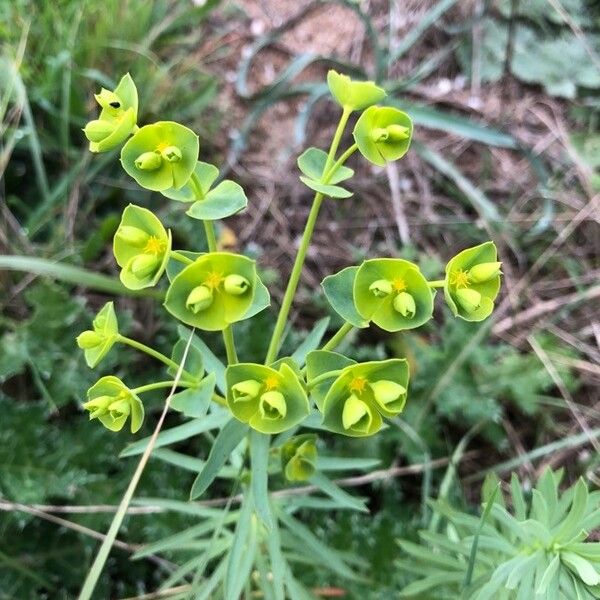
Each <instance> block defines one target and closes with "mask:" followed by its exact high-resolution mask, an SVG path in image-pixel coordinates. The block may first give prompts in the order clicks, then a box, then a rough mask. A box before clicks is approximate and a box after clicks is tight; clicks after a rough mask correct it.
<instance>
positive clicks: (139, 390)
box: [131, 380, 194, 394]
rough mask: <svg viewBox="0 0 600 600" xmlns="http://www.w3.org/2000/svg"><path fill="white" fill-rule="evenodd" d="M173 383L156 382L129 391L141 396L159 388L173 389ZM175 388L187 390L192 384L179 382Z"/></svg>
mask: <svg viewBox="0 0 600 600" xmlns="http://www.w3.org/2000/svg"><path fill="white" fill-rule="evenodd" d="M174 383H175V381H173V380H171V381H157V382H156V383H149V384H147V385H142V386H140V387H136V388H134V389H132V390H131V391H132V392H133V393H134V394H143V393H144V392H151V391H152V390H159V389H161V388H170V387H173V384H174ZM177 386H178V387H186V388H189V387H193V386H194V384H193V383H191V382H187V381H179V382H177Z"/></svg>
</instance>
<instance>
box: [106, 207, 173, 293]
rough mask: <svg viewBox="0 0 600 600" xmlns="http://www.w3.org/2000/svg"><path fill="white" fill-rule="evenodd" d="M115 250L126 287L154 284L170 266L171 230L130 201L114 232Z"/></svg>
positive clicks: (134, 287) (141, 286) (135, 287)
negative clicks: (168, 265)
mask: <svg viewBox="0 0 600 600" xmlns="http://www.w3.org/2000/svg"><path fill="white" fill-rule="evenodd" d="M113 252H114V255H115V259H116V261H117V264H118V265H119V266H120V267H121V273H120V278H121V282H122V283H123V285H124V286H125V287H127V288H129V289H130V290H139V289H142V288H147V287H151V286H153V285H156V283H157V282H158V280H159V279H160V277H161V275H162V274H163V273H164V271H165V269H166V267H167V262H168V260H169V253H170V252H171V231H170V230H169V231H167V230H166V229H165V228H164V227H163V225H162V223H161V222H160V221H159V220H158V218H157V217H156V216H155V215H154V214H153V213H152V212H150V211H149V210H148V209H146V208H142V207H141V206H136V205H135V204H130V205H129V206H127V207H126V208H125V210H124V211H123V216H122V217H121V222H120V223H119V227H118V228H117V232H116V233H115V237H114V240H113Z"/></svg>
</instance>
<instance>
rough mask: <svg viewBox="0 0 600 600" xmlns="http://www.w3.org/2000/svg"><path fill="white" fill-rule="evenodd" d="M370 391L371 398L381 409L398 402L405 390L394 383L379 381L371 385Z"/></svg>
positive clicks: (385, 380)
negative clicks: (371, 392)
mask: <svg viewBox="0 0 600 600" xmlns="http://www.w3.org/2000/svg"><path fill="white" fill-rule="evenodd" d="M370 385H371V390H373V396H374V397H375V400H376V401H377V402H378V403H379V404H380V405H381V406H382V407H383V408H387V407H388V405H390V404H393V403H394V402H396V401H398V400H400V399H401V398H402V396H404V394H406V388H405V387H404V386H403V385H400V384H399V383H396V382H395V381H388V380H387V379H381V380H379V381H375V382H374V383H371V384H370Z"/></svg>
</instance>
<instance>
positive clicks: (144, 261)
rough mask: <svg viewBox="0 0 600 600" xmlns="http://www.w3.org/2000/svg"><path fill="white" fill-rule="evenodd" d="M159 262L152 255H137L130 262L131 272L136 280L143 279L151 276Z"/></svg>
mask: <svg viewBox="0 0 600 600" xmlns="http://www.w3.org/2000/svg"><path fill="white" fill-rule="evenodd" d="M159 264H160V261H159V260H158V258H157V256H156V255H154V254H138V255H137V256H136V257H134V258H133V259H132V261H131V272H132V273H133V274H134V275H135V276H136V277H137V278H138V279H144V278H145V277H148V276H149V275H152V273H154V271H155V270H156V268H157V267H158V266H159Z"/></svg>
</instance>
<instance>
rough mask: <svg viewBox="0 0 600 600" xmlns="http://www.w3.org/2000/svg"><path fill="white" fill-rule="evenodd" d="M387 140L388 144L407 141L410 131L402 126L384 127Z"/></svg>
mask: <svg viewBox="0 0 600 600" xmlns="http://www.w3.org/2000/svg"><path fill="white" fill-rule="evenodd" d="M386 131H387V139H388V140H389V141H390V142H400V141H402V140H407V139H408V138H409V137H410V131H409V129H408V127H404V126H403V125H388V126H387V127H386Z"/></svg>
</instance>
